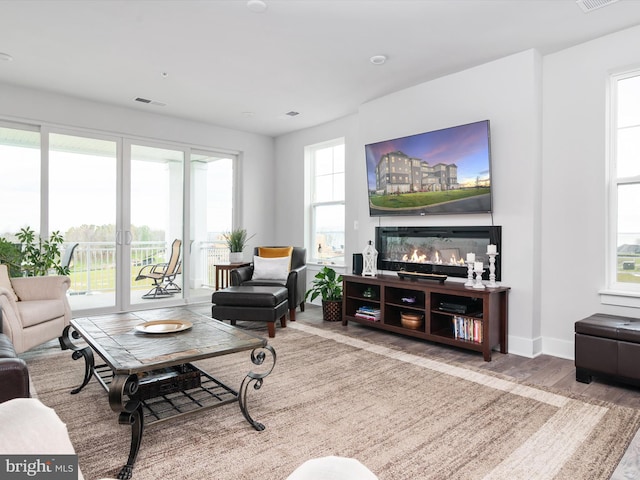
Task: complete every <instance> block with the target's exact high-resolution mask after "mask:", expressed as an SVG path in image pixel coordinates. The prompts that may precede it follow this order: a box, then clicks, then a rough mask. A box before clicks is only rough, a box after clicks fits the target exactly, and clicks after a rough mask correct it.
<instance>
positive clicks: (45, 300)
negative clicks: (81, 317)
mask: <svg viewBox="0 0 640 480" xmlns="http://www.w3.org/2000/svg"><path fill="white" fill-rule="evenodd" d="M2 267H4V265H2ZM0 273H4V272H0ZM6 278H7V277H5V279H6ZM70 284H71V281H70V279H69V277H66V276H62V275H56V276H49V277H22V278H11V279H10V280H9V282H6V280H5V281H4V282H0V307H1V308H2V333H4V334H5V335H7V336H8V337H9V338H10V339H11V342H12V343H13V346H14V348H15V350H16V353H22V352H25V351H27V350H29V349H31V348H33V347H35V346H37V345H40V344H42V343H44V342H48V341H49V340H53V339H54V338H60V336H61V335H62V330H63V329H64V327H66V326H67V325H69V321H70V320H71V307H70V305H69V301H68V300H67V290H68V289H69V285H70Z"/></svg>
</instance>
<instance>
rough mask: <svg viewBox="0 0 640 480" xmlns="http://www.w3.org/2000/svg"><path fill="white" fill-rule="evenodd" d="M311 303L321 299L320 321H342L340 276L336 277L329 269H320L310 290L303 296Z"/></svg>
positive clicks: (334, 272)
mask: <svg viewBox="0 0 640 480" xmlns="http://www.w3.org/2000/svg"><path fill="white" fill-rule="evenodd" d="M309 297H310V300H311V301H312V302H313V301H314V300H315V299H316V298H318V297H321V298H322V319H323V320H324V321H326V322H339V321H340V320H342V275H338V274H337V273H336V271H335V270H334V269H333V268H331V267H326V266H325V267H322V270H320V271H319V272H318V273H317V274H316V276H315V277H314V279H313V281H312V282H311V288H310V289H309V290H307V292H306V293H305V295H304V298H305V300H306V299H307V298H309Z"/></svg>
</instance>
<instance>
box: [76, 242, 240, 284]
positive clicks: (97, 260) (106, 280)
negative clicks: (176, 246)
mask: <svg viewBox="0 0 640 480" xmlns="http://www.w3.org/2000/svg"><path fill="white" fill-rule="evenodd" d="M194 245H197V248H195V249H192V251H191V257H192V261H193V263H192V265H194V268H195V270H196V271H195V272H193V276H194V277H195V278H200V279H201V283H202V286H205V287H212V286H214V285H215V264H216V263H220V262H226V261H228V260H229V251H228V249H227V248H226V247H224V246H221V245H220V244H219V243H212V242H194ZM170 248H171V246H170V244H169V243H167V242H162V241H156V242H132V244H131V268H130V272H131V284H130V285H131V288H132V289H134V290H138V289H145V288H148V284H149V282H144V281H135V278H136V276H137V275H138V272H139V271H140V269H141V268H143V267H144V266H145V265H155V264H157V263H164V262H166V261H167V260H168V259H169V255H170ZM69 277H70V278H71V287H70V289H69V292H70V293H71V294H72V295H83V294H91V293H99V292H113V291H115V288H116V246H115V244H113V243H109V242H80V243H79V244H78V246H77V247H76V249H75V251H74V253H73V258H72V261H71V264H70V266H69Z"/></svg>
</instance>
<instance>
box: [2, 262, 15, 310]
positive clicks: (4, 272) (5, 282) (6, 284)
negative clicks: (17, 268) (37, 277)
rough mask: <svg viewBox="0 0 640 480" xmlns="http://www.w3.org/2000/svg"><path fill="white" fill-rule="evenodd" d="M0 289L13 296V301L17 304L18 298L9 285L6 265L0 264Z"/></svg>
mask: <svg viewBox="0 0 640 480" xmlns="http://www.w3.org/2000/svg"><path fill="white" fill-rule="evenodd" d="M0 287H3V288H6V289H7V290H9V293H10V294H11V295H12V296H13V299H14V300H15V301H16V302H17V301H18V296H17V295H16V292H14V291H13V285H11V280H10V279H9V269H8V268H7V266H6V265H2V264H0Z"/></svg>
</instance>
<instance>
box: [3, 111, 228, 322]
mask: <svg viewBox="0 0 640 480" xmlns="http://www.w3.org/2000/svg"><path fill="white" fill-rule="evenodd" d="M236 162H237V156H236V155H235V154H227V153H220V152H211V151H205V150H195V149H191V148H189V147H187V146H176V145H170V144H163V143H159V142H141V141H134V140H131V139H127V138H124V137H119V136H109V135H97V134H95V133H93V132H92V133H87V132H84V131H77V130H70V129H61V128H49V127H46V126H39V125H33V126H31V125H15V124H13V123H8V122H5V123H0V165H2V171H3V174H2V175H1V176H0V200H2V201H3V203H4V204H5V205H10V206H11V208H8V209H6V211H5V214H4V215H2V216H0V236H2V237H4V238H6V239H8V240H10V242H13V243H16V237H15V234H16V233H17V232H19V230H20V229H21V228H23V227H30V228H31V229H33V230H34V231H35V232H36V233H37V234H42V236H43V237H44V238H48V236H49V235H50V233H51V232H54V231H58V232H59V233H60V234H61V235H62V236H63V237H64V246H63V247H64V248H63V252H62V258H63V263H65V264H66V265H68V266H69V270H70V274H69V276H70V278H71V287H70V289H69V301H70V304H71V308H72V310H73V312H74V315H83V314H88V313H107V312H112V311H127V310H136V309H142V308H156V307H162V306H169V305H177V304H181V303H184V302H185V301H187V299H188V300H189V301H199V300H206V299H210V295H211V291H212V289H213V287H214V285H215V264H216V263H220V262H225V261H228V249H227V248H226V245H225V243H224V240H223V238H222V234H223V233H224V232H227V231H229V230H231V229H232V227H233V225H234V224H237V222H238V221H239V219H238V218H236V215H237V214H236V212H235V211H234V208H233V205H234V199H235V185H236ZM186 199H188V202H185V200H186ZM174 247H176V248H174ZM0 254H1V252H0ZM18 263H19V260H18ZM169 267H170V268H169ZM17 274H20V271H19V265H18V270H17Z"/></svg>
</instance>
